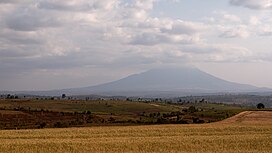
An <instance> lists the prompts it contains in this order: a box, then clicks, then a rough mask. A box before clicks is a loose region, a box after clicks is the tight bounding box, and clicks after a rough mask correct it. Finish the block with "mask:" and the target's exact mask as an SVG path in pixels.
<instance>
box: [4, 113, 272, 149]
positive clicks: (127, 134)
mask: <svg viewBox="0 0 272 153" xmlns="http://www.w3.org/2000/svg"><path fill="white" fill-rule="evenodd" d="M0 142H1V143H0V152H25V153H26V152H27V153H28V152H56V153H57V152H195V153H198V152H199V153H210V152H220V153H237V152H238V153H239V152H240V153H255V152H258V153H269V152H271V151H272V112H262V111H258V112H255V111H254V112H250V111H248V112H243V113H241V114H239V115H237V116H234V117H231V118H230V119H227V120H224V121H221V122H217V123H210V124H190V125H145V126H106V127H88V128H66V129H40V130H4V131H0Z"/></svg>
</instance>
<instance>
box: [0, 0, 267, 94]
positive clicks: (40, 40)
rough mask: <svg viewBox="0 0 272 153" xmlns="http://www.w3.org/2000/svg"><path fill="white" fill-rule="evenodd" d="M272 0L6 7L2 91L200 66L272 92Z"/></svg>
mask: <svg viewBox="0 0 272 153" xmlns="http://www.w3.org/2000/svg"><path fill="white" fill-rule="evenodd" d="M271 43H272V0H205V1H204V0H59V1H57V0H0V90H48V89H60V88H70V87H82V86H89V85H96V84H100V83H104V82H108V81H112V80H115V79H119V78H122V77H125V76H127V75H129V74H133V73H139V72H143V71H145V70H148V69H151V68H155V67H161V66H181V65H193V66H195V67H198V68H200V69H202V70H204V71H206V72H208V73H210V74H213V75H216V76H218V77H220V78H223V79H226V80H229V81H234V82H240V83H247V84H252V85H256V86H260V87H262V86H266V87H272V62H271V61H272V50H271V49H272V44H271Z"/></svg>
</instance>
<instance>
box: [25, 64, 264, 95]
mask: <svg viewBox="0 0 272 153" xmlns="http://www.w3.org/2000/svg"><path fill="white" fill-rule="evenodd" d="M263 91H267V90H266V89H262V88H257V87H255V86H252V85H246V84H239V83H234V82H229V81H225V80H223V79H220V78H217V77H215V76H212V75H210V74H208V73H206V72H203V71H201V70H199V69H197V68H191V67H179V68H159V69H152V70H149V71H146V72H143V73H140V74H134V75H130V76H128V77H126V78H123V79H120V80H117V81H113V82H109V83H105V84H101V85H97V86H91V87H84V88H74V89H63V90H52V91H40V92H36V94H42V95H60V94H62V93H65V94H67V95H68V94H69V95H87V94H98V95H107V96H117V95H118V96H150V97H152V96H165V97H169V96H183V95H195V94H209V93H226V92H228V93H237V92H263ZM28 94H31V93H28Z"/></svg>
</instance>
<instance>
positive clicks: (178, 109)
mask: <svg viewBox="0 0 272 153" xmlns="http://www.w3.org/2000/svg"><path fill="white" fill-rule="evenodd" d="M63 97H64V96H63ZM244 110H245V108H242V107H241V106H238V105H225V104H215V103H208V102H205V103H204V102H201V103H186V104H177V103H169V102H165V103H164V102H138V101H126V100H87V101H86V100H37V99H2V100H0V129H28V128H54V127H57V128H59V127H79V126H80V127H86V126H101V125H143V124H145V125H146V124H148V125H149V124H191V123H210V122H215V121H220V120H223V119H226V118H228V117H231V116H233V115H235V114H237V113H239V112H241V111H244Z"/></svg>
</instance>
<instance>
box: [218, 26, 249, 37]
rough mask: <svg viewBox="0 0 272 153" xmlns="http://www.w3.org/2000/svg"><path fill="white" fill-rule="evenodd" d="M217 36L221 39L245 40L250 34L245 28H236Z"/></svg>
mask: <svg viewBox="0 0 272 153" xmlns="http://www.w3.org/2000/svg"><path fill="white" fill-rule="evenodd" d="M219 36H220V37H223V38H247V37H249V36H250V33H249V31H248V29H247V27H246V26H238V27H233V28H229V29H226V30H224V31H223V33H221V34H220V35H219Z"/></svg>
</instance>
